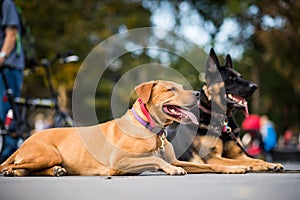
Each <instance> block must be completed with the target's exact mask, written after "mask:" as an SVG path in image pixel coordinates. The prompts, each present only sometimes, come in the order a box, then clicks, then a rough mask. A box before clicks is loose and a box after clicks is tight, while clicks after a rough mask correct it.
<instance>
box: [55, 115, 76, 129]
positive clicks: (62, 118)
mask: <svg viewBox="0 0 300 200" xmlns="http://www.w3.org/2000/svg"><path fill="white" fill-rule="evenodd" d="M73 126H75V123H74V120H73V119H72V118H71V117H70V116H69V115H68V114H67V113H65V112H57V113H56V114H55V116H54V127H73Z"/></svg>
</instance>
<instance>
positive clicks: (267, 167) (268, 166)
mask: <svg viewBox="0 0 300 200" xmlns="http://www.w3.org/2000/svg"><path fill="white" fill-rule="evenodd" d="M283 170H284V167H283V165H282V164H279V163H268V162H263V163H259V164H255V165H253V166H252V168H251V171H252V172H264V171H273V172H282V171H283Z"/></svg>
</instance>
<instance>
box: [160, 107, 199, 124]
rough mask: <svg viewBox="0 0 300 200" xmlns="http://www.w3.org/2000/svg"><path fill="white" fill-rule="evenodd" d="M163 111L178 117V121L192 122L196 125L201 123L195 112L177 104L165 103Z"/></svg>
mask: <svg viewBox="0 0 300 200" xmlns="http://www.w3.org/2000/svg"><path fill="white" fill-rule="evenodd" d="M163 111H164V112H165V113H166V114H167V115H169V116H171V117H173V118H175V119H177V120H178V121H182V122H192V123H194V124H196V125H198V124H199V122H198V119H197V117H196V116H195V114H194V113H192V112H191V111H189V110H188V109H186V108H182V107H179V106H175V105H164V106H163Z"/></svg>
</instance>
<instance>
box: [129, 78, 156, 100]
mask: <svg viewBox="0 0 300 200" xmlns="http://www.w3.org/2000/svg"><path fill="white" fill-rule="evenodd" d="M154 85H155V81H148V82H145V83H142V84H140V85H138V86H136V87H135V88H134V89H135V91H136V93H137V95H138V96H139V97H140V98H141V99H142V101H143V103H147V102H148V101H149V99H150V96H151V92H152V87H153V86H154Z"/></svg>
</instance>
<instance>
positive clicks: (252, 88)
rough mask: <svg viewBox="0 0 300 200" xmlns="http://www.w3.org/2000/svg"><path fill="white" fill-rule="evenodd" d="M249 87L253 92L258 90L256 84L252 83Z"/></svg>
mask: <svg viewBox="0 0 300 200" xmlns="http://www.w3.org/2000/svg"><path fill="white" fill-rule="evenodd" d="M249 87H250V89H251V90H256V89H257V85H256V84H255V83H250V84H249Z"/></svg>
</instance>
